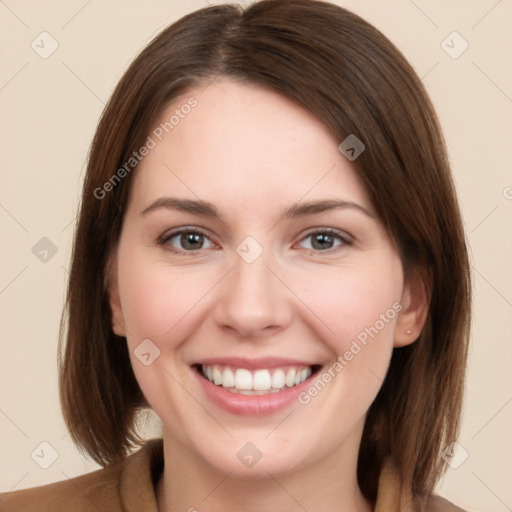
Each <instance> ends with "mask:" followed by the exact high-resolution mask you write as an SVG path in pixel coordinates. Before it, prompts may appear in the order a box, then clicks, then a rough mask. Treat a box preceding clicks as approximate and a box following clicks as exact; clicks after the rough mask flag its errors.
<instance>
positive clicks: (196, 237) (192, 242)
mask: <svg viewBox="0 0 512 512" xmlns="http://www.w3.org/2000/svg"><path fill="white" fill-rule="evenodd" d="M181 245H182V247H183V248H184V249H192V250H194V249H198V248H200V247H201V245H203V235H201V234H199V233H184V234H182V235H181Z"/></svg>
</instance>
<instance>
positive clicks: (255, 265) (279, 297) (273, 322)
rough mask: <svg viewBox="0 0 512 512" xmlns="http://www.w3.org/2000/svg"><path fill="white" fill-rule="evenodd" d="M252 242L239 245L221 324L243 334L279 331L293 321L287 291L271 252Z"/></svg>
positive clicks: (219, 314) (219, 310)
mask: <svg viewBox="0 0 512 512" xmlns="http://www.w3.org/2000/svg"><path fill="white" fill-rule="evenodd" d="M251 243H252V242H251V241H250V240H249V241H248V242H247V243H246V244H244V243H242V244H240V245H239V246H238V248H237V251H236V252H237V253H236V254H234V257H233V269H232V271H231V272H230V273H229V275H228V276H227V279H226V280H225V282H224V286H223V290H222V295H221V297H220V300H219V303H218V307H217V322H218V323H219V325H222V326H224V327H228V326H229V327H230V328H232V329H234V330H236V331H237V332H238V333H239V335H240V336H241V337H258V336H261V335H262V333H264V332H270V331H272V332H275V331H276V330H279V329H280V328H282V327H284V326H285V325H286V324H287V323H288V322H289V321H290V306H289V304H288V301H287V297H286V293H285V292H286V291H285V290H284V289H283V286H282V285H281V284H280V283H279V282H276V281H278V280H277V279H276V278H275V276H274V275H273V273H272V272H271V270H270V269H269V265H271V261H272V258H271V254H270V252H269V251H264V250H262V249H263V248H261V250H257V248H256V247H255V246H254V245H253V246H251ZM260 247H261V246H260Z"/></svg>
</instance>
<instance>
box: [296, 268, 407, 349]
mask: <svg viewBox="0 0 512 512" xmlns="http://www.w3.org/2000/svg"><path fill="white" fill-rule="evenodd" d="M383 259H384V260H385V258H383ZM313 282H314V286H313ZM401 290H402V273H401V265H400V264H399V262H398V264H397V262H396V261H395V260H394V259H390V260H389V261H382V260H381V261H380V262H376V263H375V264H374V265H368V264H365V265H364V266H363V265H352V266H350V267H349V266H348V265H347V266H346V267H343V268H341V267H340V268H338V269H333V268H326V269H320V270H319V271H318V272H316V273H315V274H314V280H312V277H311V274H309V275H304V277H303V285H302V287H301V290H300V292H299V293H300V296H301V297H304V299H303V300H304V303H305V305H306V307H307V308H309V309H310V310H311V312H312V313H314V315H315V317H316V318H317V322H318V321H321V323H322V324H323V325H324V331H325V330H326V329H325V328H327V329H328V332H329V333H330V335H328V338H329V340H330V342H329V344H330V345H331V348H332V349H334V351H335V352H336V354H338V355H339V354H342V353H344V352H345V351H346V350H349V349H350V346H351V342H352V341H354V340H359V341H360V342H361V344H363V345H364V342H365V340H366V341H367V340H368V339H380V340H384V339H386V340H389V339H391V338H392V333H393V327H394V324H395V322H396V317H397V313H398V311H399V310H400V309H401V305H400V303H399V301H400V299H401Z"/></svg>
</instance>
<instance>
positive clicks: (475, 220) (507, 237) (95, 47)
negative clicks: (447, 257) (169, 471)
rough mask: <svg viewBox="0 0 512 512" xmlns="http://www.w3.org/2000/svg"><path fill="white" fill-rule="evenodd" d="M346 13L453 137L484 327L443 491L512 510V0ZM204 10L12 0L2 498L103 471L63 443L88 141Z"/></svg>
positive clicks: (4, 178) (1, 95) (2, 196)
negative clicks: (77, 223) (136, 73)
mask: <svg viewBox="0 0 512 512" xmlns="http://www.w3.org/2000/svg"><path fill="white" fill-rule="evenodd" d="M219 3H220V2H219ZM337 3H339V4H340V5H343V6H346V7H348V8H350V9H352V10H353V11H354V12H356V13H358V14H360V15H362V16H363V17H364V18H366V19H367V20H368V21H370V22H372V23H373V24H375V25H376V26H377V27H378V28H380V29H381V30H382V31H383V32H384V33H385V34H386V35H387V36H388V37H389V38H390V39H391V40H392V41H393V42H395V43H396V44H397V45H398V47H399V48H400V49H401V50H402V51H403V52H404V53H405V55H406V57H407V58H408V59H409V60H410V61H411V63H412V64H413V66H414V67H415V69H416V70H417V72H418V74H419V75H420V77H422V79H423V81H424V83H425V85H426V87H427V89H428V91H429V92H430V94H431V96H432V99H433V101H434V104H435V106H436V108H437V110H438V113H439V116H440V118H441V122H442V125H443V127H444V130H445V135H446V138H447V142H448V148H449V152H450V158H451V161H452V164H453V170H454V174H455V179H456V183H457V187H458V191H459V195H460V199H461V204H462V208H463V214H464V219H465V225H466V228H467V232H468V238H469V242H470V245H471V253H472V265H473V274H474V284H475V295H474V296H475V309H474V330H473V336H472V348H471V353H470V364H469V375H468V381H467V399H466V407H465V415H464V419H463V425H462V433H461V437H460V439H459V442H460V444H461V446H462V447H463V450H465V452H467V454H468V458H467V459H466V460H465V461H463V462H462V464H460V466H459V467H458V468H453V469H450V470H449V471H448V473H447V475H446V477H445V479H444V480H443V482H442V484H441V485H440V486H439V489H438V490H439V493H440V494H442V495H444V496H446V497H448V498H450V499H451V500H453V501H455V502H457V503H458V504H459V505H461V506H465V507H467V508H469V509H470V510H473V511H485V512H491V511H506V510H512V486H511V485H510V483H511V482H512V462H511V461H512V435H511V433H512V428H511V427H512V377H511V373H512V372H511V371H510V369H511V363H512V343H511V339H512V320H511V319H512V265H511V262H512V173H511V169H512V165H511V164H512V149H511V148H512V144H511V142H512V133H511V132H512V123H511V119H512V66H511V62H512V60H511V57H512V31H511V26H512V25H511V21H512V1H511V0H500V1H497V0H472V1H469V0H458V1H456V0H449V1H441V0H436V1H434V0H414V1H412V0H393V1H378V0H360V1H357V0H338V1H337ZM205 5H207V3H206V1H205V0H186V1H177V0H166V1H156V0H151V1H149V2H142V1H141V0H139V1H130V2H124V1H121V0H115V1H109V2H100V1H98V0H92V1H91V0H89V1H86V0H72V1H67V2H58V1H56V0H53V1H46V2H35V1H21V0H5V1H0V42H1V44H2V48H3V49H4V51H3V52H2V66H1V68H0V109H1V117H0V119H1V128H0V129H1V132H0V144H1V153H0V155H1V188H0V222H1V225H2V233H3V236H2V244H1V247H2V249H1V255H2V256H1V257H2V260H1V267H0V268H1V270H0V314H1V316H2V356H1V359H0V384H1V388H0V431H1V436H0V491H7V490H11V489H21V488H25V487H30V486H34V485H39V484H44V483H48V482H52V481H56V480H61V479H64V478H67V477H71V476H74V475H78V474H81V473H84V472H87V471H90V470H93V469H95V468H96V466H94V465H93V464H92V463H90V462H88V461H86V460H84V459H83V458H82V457H81V456H80V454H79V453H78V452H77V450H76V448H75V447H74V446H73V444H72V442H71V441H70V438H69V435H68V434H67V431H66V428H65V426H64V424H63V421H62V417H61V413H60V409H59V402H58V394H57V371H56V348H57V335H58V326H59V318H60V312H61V308H62V303H63V297H64V286H65V280H66V277H67V269H68V266H69V259H70V248H71V239H72V233H73V224H74V218H75V215H76V211H77V199H78V197H79V193H80V185H81V180H82V179H83V173H84V168H85V167H84V164H85V160H86V156H87V151H88V146H89V143H90V140H91V138H92V135H93V133H94V130H95V127H96V123H97V121H98V118H99V115H100V113H101V111H102V108H103V105H104V103H105V102H106V100H107V99H108V97H109V95H110V93H111V91H112V89H113V87H114V85H115V83H116V82H117V80H118V79H119V78H120V76H121V74H122V72H123V70H124V69H125V68H126V66H127V65H128V63H129V62H130V61H131V60H132V59H133V58H134V56H135V55H136V53H137V52H138V51H139V50H140V49H142V48H143V47H144V46H145V44H147V43H148V42H149V40H150V39H151V38H152V37H153V36H154V35H155V34H156V33H157V32H158V31H159V30H160V29H161V28H163V27H164V26H165V25H167V24H169V23H172V22H173V21H175V20H176V19H178V18H179V17H181V16H182V15H184V14H186V13H188V12H190V11H193V10H195V9H197V8H200V7H204V6H205ZM43 31H47V32H48V33H49V34H51V37H52V38H53V39H55V40H56V41H57V43H58V48H57V50H56V51H55V52H54V53H53V54H52V55H50V56H48V58H46V59H43V58H41V57H40V55H39V54H38V53H36V51H34V50H33V49H32V47H31V43H32V41H34V40H35V43H34V46H35V45H36V44H38V45H39V47H36V48H37V49H38V51H39V52H40V53H41V52H43V51H48V50H49V49H51V44H52V41H51V39H50V38H49V36H39V34H41V32H43ZM453 31H457V32H458V33H459V34H460V35H461V36H462V38H464V40H465V41H467V43H468V44H469V48H468V49H467V50H466V51H465V52H464V53H463V54H462V55H460V56H459V57H458V58H452V57H451V56H450V55H449V54H448V53H447V51H448V52H451V53H452V56H454V55H455V54H456V53H458V52H459V51H460V50H461V49H463V45H464V41H463V40H462V39H460V38H458V36H457V35H451V36H449V35H450V34H451V33H452V32H453ZM447 36H449V37H448V39H446V38H447ZM41 38H45V39H44V43H42V42H41V40H42V39H41ZM444 40H446V42H445V43H444V44H442V42H443V41H444ZM43 44H44V48H43ZM445 50H446V51H445ZM43 237H47V238H48V239H50V240H51V242H52V243H53V244H54V245H55V247H56V249H57V253H56V254H55V255H53V256H51V252H50V253H49V254H48V256H47V259H48V261H46V262H42V261H40V259H38V257H36V255H34V254H33V252H32V247H33V246H34V245H35V244H36V243H37V242H38V241H39V240H40V239H41V238H43ZM40 257H41V254H40ZM148 430H151V427H148ZM41 442H47V443H49V444H50V445H51V446H52V447H53V449H54V450H55V451H56V452H57V453H58V458H57V459H56V460H55V461H54V462H53V464H52V465H51V466H50V467H49V468H48V469H43V468H41V467H40V465H38V464H37V463H36V461H37V462H39V463H40V464H44V463H45V462H49V461H50V459H48V457H51V453H52V451H51V449H50V448H48V447H47V446H46V445H43V446H42V447H41V446H40V443H41ZM45 446H46V448H45ZM34 450H35V452H34ZM41 450H43V452H41ZM33 452H34V454H37V453H44V454H45V456H44V457H46V459H44V457H40V458H39V459H37V456H36V455H34V459H33V458H32V457H31V454H32V453H33ZM465 452H464V451H462V449H461V450H459V452H458V455H457V457H456V459H454V461H457V463H458V462H461V461H462V458H463V457H462V455H463V454H464V453H465ZM48 454H50V455H48ZM455 465H456V464H454V466H455Z"/></svg>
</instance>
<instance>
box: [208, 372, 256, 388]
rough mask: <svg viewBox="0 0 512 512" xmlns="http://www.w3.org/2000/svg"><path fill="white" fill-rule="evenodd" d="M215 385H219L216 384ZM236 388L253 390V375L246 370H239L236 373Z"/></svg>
mask: <svg viewBox="0 0 512 512" xmlns="http://www.w3.org/2000/svg"><path fill="white" fill-rule="evenodd" d="M215 384H217V383H216V382H215ZM235 388H237V389H246V390H248V391H249V390H251V389H252V375H251V372H250V371H249V370H244V369H243V368H242V369H240V370H237V371H236V373H235Z"/></svg>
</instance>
